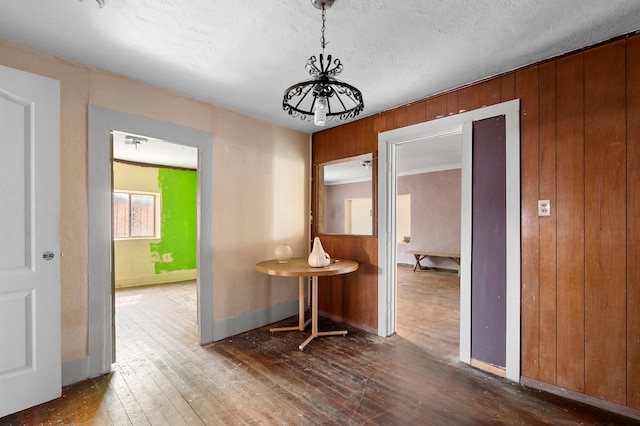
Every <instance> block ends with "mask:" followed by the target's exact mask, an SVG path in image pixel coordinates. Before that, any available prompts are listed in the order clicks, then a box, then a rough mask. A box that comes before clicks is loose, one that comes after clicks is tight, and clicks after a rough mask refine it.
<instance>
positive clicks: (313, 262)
mask: <svg viewBox="0 0 640 426" xmlns="http://www.w3.org/2000/svg"><path fill="white" fill-rule="evenodd" d="M308 262H309V266H311V267H312V268H323V267H325V266H328V265H329V264H330V263H331V257H330V256H329V253H327V252H326V251H324V249H323V248H322V243H321V242H320V238H318V237H315V238H314V239H313V249H312V250H311V254H310V255H309V259H308Z"/></svg>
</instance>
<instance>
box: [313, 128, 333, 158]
mask: <svg viewBox="0 0 640 426" xmlns="http://www.w3.org/2000/svg"><path fill="white" fill-rule="evenodd" d="M312 140H313V143H312V147H313V148H312V156H313V162H314V164H322V163H324V162H325V161H327V159H328V158H329V155H330V149H329V148H330V147H329V143H328V141H327V131H326V130H325V131H322V132H318V133H314V134H313V136H312Z"/></svg>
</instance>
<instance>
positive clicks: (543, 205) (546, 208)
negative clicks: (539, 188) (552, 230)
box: [538, 200, 551, 216]
mask: <svg viewBox="0 0 640 426" xmlns="http://www.w3.org/2000/svg"><path fill="white" fill-rule="evenodd" d="M538 216H551V201H549V200H538Z"/></svg>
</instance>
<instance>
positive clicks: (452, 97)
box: [446, 90, 460, 115]
mask: <svg viewBox="0 0 640 426" xmlns="http://www.w3.org/2000/svg"><path fill="white" fill-rule="evenodd" d="M459 112H460V109H459V108H458V90H455V91H453V92H449V93H447V114H446V115H453V114H458V113H459Z"/></svg>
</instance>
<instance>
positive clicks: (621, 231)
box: [584, 40, 627, 404]
mask: <svg viewBox="0 0 640 426" xmlns="http://www.w3.org/2000/svg"><path fill="white" fill-rule="evenodd" d="M584 64H585V125H586V128H585V160H586V171H587V173H586V180H585V181H586V198H585V208H586V215H585V225H586V250H585V258H586V269H585V272H586V275H585V340H586V346H585V352H586V356H585V391H586V393H587V394H589V395H592V396H595V397H597V398H602V399H606V400H608V401H612V402H616V403H618V404H625V403H626V387H627V386H626V380H627V372H626V362H627V359H626V342H627V333H626V321H627V313H626V304H627V297H626V284H627V282H626V281H627V280H626V245H625V244H624V241H626V213H627V208H626V201H627V199H626V123H625V121H626V113H625V108H626V103H625V102H626V84H625V83H626V82H625V44H624V40H620V41H618V42H614V43H610V44H607V45H604V46H600V47H597V48H594V49H591V50H589V51H587V52H585V56H584Z"/></svg>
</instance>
